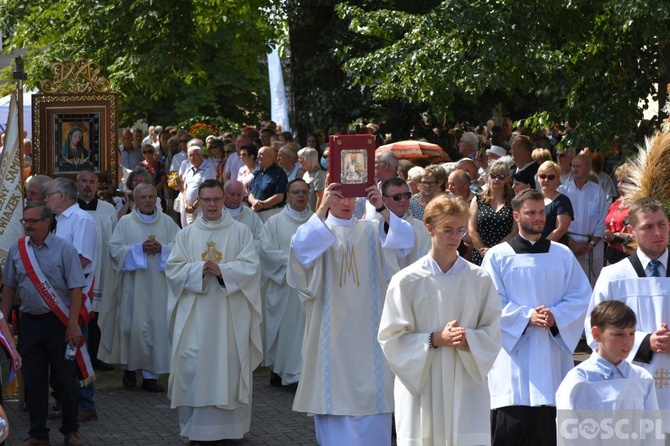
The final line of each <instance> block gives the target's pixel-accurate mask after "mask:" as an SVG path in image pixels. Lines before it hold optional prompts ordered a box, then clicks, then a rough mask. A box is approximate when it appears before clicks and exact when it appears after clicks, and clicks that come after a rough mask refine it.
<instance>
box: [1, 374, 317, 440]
mask: <svg viewBox="0 0 670 446" xmlns="http://www.w3.org/2000/svg"><path fill="white" fill-rule="evenodd" d="M102 373H103V374H104V373H105V372H102ZM107 373H109V372H107ZM118 375H120V374H118ZM95 394H96V395H95V398H96V403H97V406H98V420H97V421H90V422H87V423H84V424H82V426H81V428H80V432H81V434H82V436H83V437H84V440H85V441H86V444H87V445H91V446H97V445H116V446H121V445H123V446H126V445H150V446H167V445H184V444H186V443H187V442H186V441H185V440H184V439H182V438H181V437H180V436H179V427H178V423H177V412H176V410H171V409H170V402H169V401H168V399H167V397H166V396H165V393H160V394H152V393H148V392H144V391H141V390H139V386H138V390H134V391H133V390H126V389H124V388H123V387H122V386H121V382H120V379H119V380H118V386H115V385H108V386H105V388H103V389H96V392H95ZM293 395H294V392H293V390H291V389H289V388H275V387H271V386H270V385H269V378H268V376H267V374H266V373H263V371H262V370H261V371H260V372H257V373H256V375H255V377H254V396H253V409H252V419H251V432H249V433H248V434H247V435H246V436H245V437H244V440H238V441H227V442H222V443H221V445H231V446H232V445H239V446H251V445H263V446H288V445H296V446H306V445H316V440H315V436H314V424H313V421H312V419H311V418H308V417H307V416H305V415H304V414H299V413H296V412H293V411H292V410H291V404H292V403H293ZM5 410H6V411H7V416H8V417H9V423H10V435H9V439H8V442H7V445H8V446H14V445H20V444H21V441H22V440H23V438H25V437H27V436H28V414H27V413H26V412H21V411H20V410H19V403H18V401H16V400H13V401H12V400H10V401H8V402H6V403H5ZM47 426H48V427H49V428H50V429H51V444H52V445H62V444H63V437H62V435H61V434H60V432H58V426H59V422H58V421H54V420H49V422H48V424H47Z"/></svg>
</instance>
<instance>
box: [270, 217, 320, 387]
mask: <svg viewBox="0 0 670 446" xmlns="http://www.w3.org/2000/svg"><path fill="white" fill-rule="evenodd" d="M311 216H312V211H310V210H309V208H307V209H305V211H304V212H302V213H299V212H296V211H294V210H293V209H291V207H290V205H286V206H284V208H283V209H282V211H281V212H280V213H279V214H277V215H273V216H272V217H270V218H269V219H268V221H267V222H265V226H264V227H263V231H262V232H261V239H260V246H262V249H260V250H259V252H258V255H259V257H260V259H261V278H262V281H263V282H265V283H267V288H266V298H265V313H264V319H263V325H264V326H265V344H264V345H265V355H264V359H263V365H265V366H267V367H271V368H272V371H273V372H274V373H276V374H277V375H279V376H281V379H282V384H283V385H288V384H293V383H295V382H298V381H299V380H300V369H301V367H302V337H303V334H304V331H305V310H304V309H303V307H302V303H301V302H300V296H299V295H298V290H296V289H295V288H291V287H290V286H289V285H288V283H286V268H287V266H288V253H289V249H290V247H291V237H293V234H295V232H296V231H297V230H298V227H300V225H302V224H303V223H305V222H306V221H307V220H308V219H309V218H310V217H311Z"/></svg>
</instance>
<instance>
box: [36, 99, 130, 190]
mask: <svg viewBox="0 0 670 446" xmlns="http://www.w3.org/2000/svg"><path fill="white" fill-rule="evenodd" d="M32 105H33V146H34V147H33V172H34V173H35V174H43V175H48V176H51V177H56V176H64V177H68V178H71V179H75V178H76V176H77V174H78V172H80V171H82V170H93V171H94V172H96V173H97V174H98V180H99V182H101V183H108V184H110V183H111V184H116V164H117V160H116V157H117V146H118V144H117V94H116V93H72V94H69V93H59V94H35V95H33V99H32Z"/></svg>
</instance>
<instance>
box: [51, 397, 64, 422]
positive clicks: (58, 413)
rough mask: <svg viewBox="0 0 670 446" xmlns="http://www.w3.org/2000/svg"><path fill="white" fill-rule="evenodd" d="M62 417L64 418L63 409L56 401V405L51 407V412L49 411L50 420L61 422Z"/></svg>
mask: <svg viewBox="0 0 670 446" xmlns="http://www.w3.org/2000/svg"><path fill="white" fill-rule="evenodd" d="M62 416H63V408H62V407H60V403H59V402H58V401H56V402H55V403H54V405H53V406H51V410H50V411H49V419H50V420H60V418H61V417H62Z"/></svg>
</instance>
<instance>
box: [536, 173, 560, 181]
mask: <svg viewBox="0 0 670 446" xmlns="http://www.w3.org/2000/svg"><path fill="white" fill-rule="evenodd" d="M537 177H538V178H539V179H541V180H549V181H554V180H555V179H556V175H546V174H544V173H541V174H539V175H538V176H537Z"/></svg>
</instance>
